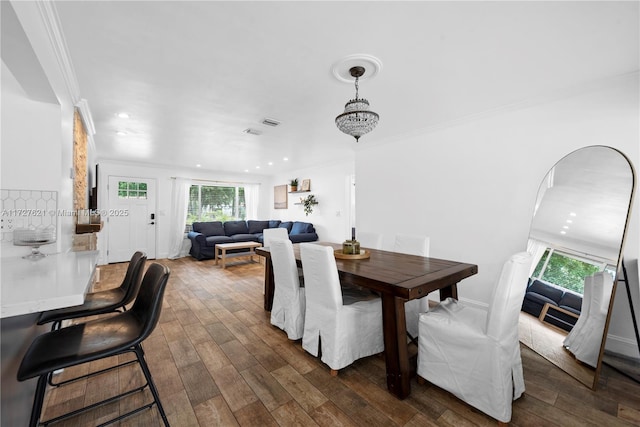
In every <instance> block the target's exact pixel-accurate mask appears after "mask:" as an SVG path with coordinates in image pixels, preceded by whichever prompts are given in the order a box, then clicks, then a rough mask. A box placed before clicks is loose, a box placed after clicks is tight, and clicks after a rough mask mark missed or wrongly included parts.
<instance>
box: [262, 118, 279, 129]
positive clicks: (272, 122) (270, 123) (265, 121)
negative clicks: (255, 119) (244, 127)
mask: <svg viewBox="0 0 640 427" xmlns="http://www.w3.org/2000/svg"><path fill="white" fill-rule="evenodd" d="M262 124H263V125H267V126H273V127H276V126H278V125H279V124H280V121H279V120H276V119H270V118H268V117H265V118H264V119H262Z"/></svg>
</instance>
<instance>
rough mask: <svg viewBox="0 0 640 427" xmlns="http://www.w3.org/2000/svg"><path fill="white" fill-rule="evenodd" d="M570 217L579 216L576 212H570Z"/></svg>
mask: <svg viewBox="0 0 640 427" xmlns="http://www.w3.org/2000/svg"><path fill="white" fill-rule="evenodd" d="M569 216H577V215H576V213H575V212H570V213H569Z"/></svg>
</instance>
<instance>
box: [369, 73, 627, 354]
mask: <svg viewBox="0 0 640 427" xmlns="http://www.w3.org/2000/svg"><path fill="white" fill-rule="evenodd" d="M639 114H640V111H639V108H638V75H637V74H634V75H632V76H627V77H624V78H617V79H612V80H611V81H610V82H607V83H606V84H599V85H595V86H594V87H591V88H589V91H588V92H583V93H582V94H581V95H575V96H570V97H564V98H561V99H556V100H550V101H548V102H545V103H538V104H536V105H532V106H529V107H528V108H522V109H517V110H513V111H510V112H505V113H503V114H495V115H487V116H486V117H484V118H477V119H476V120H473V121H468V122H467V123H461V124H457V125H456V126H454V127H449V128H442V129H438V130H434V131H432V132H425V133H423V134H421V135H412V136H408V137H406V138H404V139H400V140H398V141H394V142H392V143H389V144H384V145H377V146H368V147H367V146H366V145H365V144H364V143H363V147H365V148H363V149H362V150H361V151H360V152H358V153H357V156H356V177H357V195H356V209H357V221H356V223H357V227H358V228H361V229H378V230H379V231H380V232H382V233H384V235H385V241H384V245H385V247H386V248H390V247H391V244H392V241H393V236H394V235H395V234H396V233H419V234H426V235H428V236H430V237H431V251H430V255H431V256H433V257H440V258H445V259H447V258H449V259H454V260H459V261H464V262H469V263H474V264H477V265H478V267H479V268H478V270H479V271H478V274H477V275H475V276H473V277H471V278H468V279H466V280H464V281H463V282H461V284H460V285H459V293H460V297H461V299H467V300H470V301H472V302H475V303H476V304H479V305H485V306H486V304H487V303H488V299H489V297H490V290H491V289H492V286H493V284H494V282H495V280H496V278H497V276H498V274H499V271H500V268H501V267H502V263H503V262H504V260H505V259H506V258H507V257H508V256H509V255H510V254H511V253H514V252H517V251H521V250H525V249H526V241H527V236H528V233H529V225H530V221H531V214H532V212H533V204H534V201H535V198H536V194H537V190H538V186H539V184H540V181H541V180H542V178H543V177H544V176H545V174H546V173H547V171H548V170H549V168H551V167H552V166H553V165H554V164H555V162H556V161H557V160H559V159H560V158H562V157H563V156H565V155H566V154H568V153H570V152H571V151H573V150H575V149H578V148H581V147H584V146H588V145H609V146H612V147H615V148H617V149H619V150H621V151H622V152H624V153H625V154H626V155H627V156H628V157H629V158H630V159H631V161H632V163H633V164H634V165H635V166H636V167H638V165H640V153H639V151H640V144H639V135H638V132H639V119H638V117H639ZM639 199H640V198H639V197H636V198H635V203H634V209H633V217H632V220H631V224H630V227H629V233H628V237H627V242H626V249H625V257H627V258H629V259H633V258H635V259H637V258H638V233H639V231H638V230H639V229H638V227H639V224H638V223H639V218H640V213H639V212H640V209H639V207H638V203H639V202H638V200H639ZM623 297H624V298H623ZM624 300H626V295H624V294H621V293H619V295H618V298H617V299H616V306H615V307H614V316H613V318H612V325H611V328H610V336H611V335H614V336H617V335H619V336H622V337H625V336H632V334H631V335H630V334H629V329H628V326H629V325H631V319H630V317H629V315H628V307H625V306H624V303H625V301H624ZM638 307H640V303H638ZM636 353H637V349H636ZM636 356H637V355H636Z"/></svg>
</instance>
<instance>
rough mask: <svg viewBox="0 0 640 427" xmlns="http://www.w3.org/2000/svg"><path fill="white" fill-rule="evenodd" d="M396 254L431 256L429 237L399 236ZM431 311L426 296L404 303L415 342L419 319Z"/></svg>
mask: <svg viewBox="0 0 640 427" xmlns="http://www.w3.org/2000/svg"><path fill="white" fill-rule="evenodd" d="M393 251H394V252H400V253H403V254H409V255H418V256H424V257H428V256H429V237H427V236H420V235H411V234H397V235H396V240H395V243H394V245H393ZM425 311H429V298H428V297H426V296H424V297H422V298H418V299H412V300H410V301H407V302H406V303H404V312H405V319H406V322H407V332H408V333H409V336H410V337H409V338H410V339H411V340H412V341H413V340H414V339H415V338H416V337H417V336H418V318H419V316H420V313H424V312H425Z"/></svg>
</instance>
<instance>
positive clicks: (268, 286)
mask: <svg viewBox="0 0 640 427" xmlns="http://www.w3.org/2000/svg"><path fill="white" fill-rule="evenodd" d="M273 284H274V278H273V265H272V264H271V258H267V257H265V259H264V309H265V310H267V311H271V307H273V292H274V285H273Z"/></svg>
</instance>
